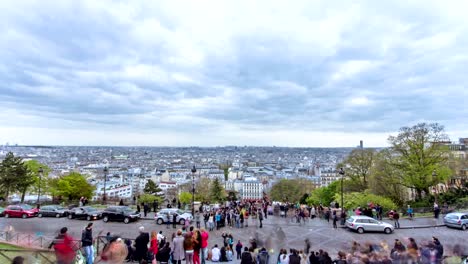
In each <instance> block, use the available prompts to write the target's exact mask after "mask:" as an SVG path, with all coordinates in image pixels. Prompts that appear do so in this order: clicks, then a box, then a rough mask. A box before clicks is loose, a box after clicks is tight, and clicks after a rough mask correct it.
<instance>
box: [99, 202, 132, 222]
mask: <svg viewBox="0 0 468 264" xmlns="http://www.w3.org/2000/svg"><path fill="white" fill-rule="evenodd" d="M139 218H140V214H139V213H137V212H135V211H134V210H132V209H131V208H130V207H128V206H110V207H108V208H107V209H106V210H104V211H103V212H102V221H104V222H108V221H119V222H121V221H123V222H124V223H125V224H128V223H130V222H131V221H137V220H138V219H139Z"/></svg>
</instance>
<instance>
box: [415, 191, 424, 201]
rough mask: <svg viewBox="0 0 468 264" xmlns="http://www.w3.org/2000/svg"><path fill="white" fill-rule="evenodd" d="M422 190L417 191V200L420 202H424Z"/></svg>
mask: <svg viewBox="0 0 468 264" xmlns="http://www.w3.org/2000/svg"><path fill="white" fill-rule="evenodd" d="M422 191H423V190H422V189H416V200H417V201H420V200H422Z"/></svg>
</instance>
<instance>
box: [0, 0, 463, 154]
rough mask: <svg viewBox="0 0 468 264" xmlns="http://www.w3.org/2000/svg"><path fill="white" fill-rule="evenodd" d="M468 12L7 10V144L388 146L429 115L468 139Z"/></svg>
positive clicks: (107, 4)
mask: <svg viewBox="0 0 468 264" xmlns="http://www.w3.org/2000/svg"><path fill="white" fill-rule="evenodd" d="M466 5H467V4H466V2H465V1H462V0H460V1H455V2H453V3H452V4H451V5H447V4H445V3H440V2H439V1H413V2H407V1H396V2H392V3H391V4H390V3H382V2H374V1H360V2H356V3H352V4H351V3H345V4H343V3H340V4H335V3H333V2H330V1H312V2H311V1H306V0H304V1H302V0H300V1H294V2H293V3H290V2H281V1H273V2H271V1H255V2H252V1H248V0H245V1H243V0H241V1H205V0H203V1H196V2H190V1H188V2H187V1H177V0H176V1H166V2H154V1H142V2H138V3H136V2H131V1H112V0H103V1H91V0H90V1H80V2H76V3H75V2H73V3H71V2H66V1H60V2H48V1H24V2H15V3H13V2H5V1H4V2H0V10H2V11H4V12H3V13H2V16H1V17H0V33H2V34H0V117H2V119H1V120H2V124H0V131H1V132H0V137H1V138H8V139H9V141H10V142H15V141H16V142H22V141H23V142H27V143H30V144H41V143H44V144H45V143H47V144H53V143H54V142H53V141H54V140H57V142H61V140H62V139H63V141H64V142H65V138H66V135H61V133H64V134H66V133H67V131H68V132H70V133H73V138H74V139H75V140H76V144H89V143H90V141H89V139H88V138H90V137H92V138H93V139H95V141H96V142H94V141H93V142H92V143H93V144H97V143H99V142H101V141H102V142H103V143H102V144H103V145H106V144H117V145H119V144H127V145H132V142H133V143H134V144H142V145H144V144H148V145H154V144H155V145H166V144H169V145H170V144H174V145H184V144H186V145H197V144H200V145H223V144H239V145H244V144H249V145H294V146H299V145H308V146H313V145H316V146H326V144H328V145H329V146H336V145H340V144H341V145H347V146H354V145H356V144H357V142H358V141H359V138H358V137H361V138H364V140H366V139H368V141H370V142H375V145H379V144H380V145H384V144H386V138H387V136H386V135H387V134H388V133H391V132H392V131H397V130H398V128H399V127H401V126H407V125H411V124H414V123H415V122H418V121H439V122H441V123H442V124H444V125H445V126H446V128H447V130H448V131H458V132H456V133H455V134H459V133H460V131H461V134H463V131H464V132H465V133H466V132H468V125H467V124H468V120H467V116H468V108H466V107H465V108H463V107H448V106H452V105H453V104H454V102H455V103H456V104H459V102H460V99H461V98H465V97H466V91H467V90H468V89H466V84H467V83H468V76H467V75H466V68H467V66H468V59H467V57H466V56H464V55H463V54H466V53H468V48H467V47H468V27H467V26H466V25H467V24H468V23H467V22H468V21H467V17H466V15H465V12H464V10H465V9H466V8H465V7H466ZM24 14H28V16H24ZM25 126H27V127H28V130H30V131H34V133H30V134H26V132H23V131H22V127H25ZM83 127H86V128H88V130H87V131H83V130H82V128H83ZM113 128H115V129H117V128H118V131H119V133H117V134H116V135H115V136H113V137H105V136H102V131H105V130H112V129H113ZM115 129H114V130H115ZM181 131H182V132H181ZM342 131H346V132H342ZM149 133H151V135H149ZM359 133H362V134H359ZM49 135H53V136H49ZM309 135H313V136H309ZM360 135H362V136H360ZM459 136H466V135H459ZM1 138H0V141H1ZM337 138H339V139H337ZM158 142H159V143H158ZM256 143H258V144H256ZM57 144H59V143H57ZM60 144H62V143H60ZM68 144H71V142H69V143H68ZM322 144H325V145H322Z"/></svg>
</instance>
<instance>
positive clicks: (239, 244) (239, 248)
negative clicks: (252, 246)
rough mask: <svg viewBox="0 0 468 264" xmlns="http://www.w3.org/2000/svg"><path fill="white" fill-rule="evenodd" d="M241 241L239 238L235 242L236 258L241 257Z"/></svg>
mask: <svg viewBox="0 0 468 264" xmlns="http://www.w3.org/2000/svg"><path fill="white" fill-rule="evenodd" d="M242 247H243V245H242V243H241V241H240V240H238V241H237V244H236V253H237V259H241V252H242Z"/></svg>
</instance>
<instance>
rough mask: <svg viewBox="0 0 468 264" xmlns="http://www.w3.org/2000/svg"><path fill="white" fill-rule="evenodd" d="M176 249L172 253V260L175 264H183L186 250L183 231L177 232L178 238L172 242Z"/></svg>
mask: <svg viewBox="0 0 468 264" xmlns="http://www.w3.org/2000/svg"><path fill="white" fill-rule="evenodd" d="M172 244H173V245H174V249H173V252H172V260H173V263H175V264H181V263H182V259H183V258H184V257H185V250H184V237H183V236H182V230H180V229H179V230H177V236H176V237H174V239H173V240H172Z"/></svg>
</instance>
